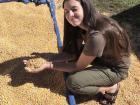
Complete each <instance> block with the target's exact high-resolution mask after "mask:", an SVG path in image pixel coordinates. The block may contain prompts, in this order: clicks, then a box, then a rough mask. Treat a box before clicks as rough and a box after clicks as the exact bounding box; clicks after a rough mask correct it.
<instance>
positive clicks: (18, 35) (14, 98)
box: [0, 2, 140, 105]
mask: <svg viewBox="0 0 140 105" xmlns="http://www.w3.org/2000/svg"><path fill="white" fill-rule="evenodd" d="M130 10H133V8H132V9H130ZM137 10H139V7H138V9H137ZM126 12H129V10H128V11H125V12H122V13H120V14H119V15H117V14H115V15H114V16H112V17H113V18H114V19H116V20H117V21H119V22H120V24H121V25H122V26H124V27H125V28H126V29H127V31H128V32H129V36H130V40H131V42H132V53H131V66H130V69H129V77H128V78H127V79H126V80H124V81H122V82H121V88H120V91H119V94H118V98H117V100H116V104H115V105H139V103H140V100H139V99H140V88H139V87H140V56H139V55H140V51H139V48H140V45H139V42H140V29H139V28H138V27H139V21H138V20H137V22H136V23H137V24H132V23H134V21H133V20H135V21H136V19H131V18H132V17H131V16H130V15H129V16H127V17H128V18H127V19H128V20H127V21H124V20H126V16H125V13H126ZM132 13H133V12H132ZM56 14H57V20H58V25H59V28H60V32H61V39H62V36H63V10H62V8H61V7H59V8H58V9H57V11H56ZM104 14H105V15H109V16H111V13H110V12H109V13H107V12H104ZM132 16H134V15H132ZM137 16H138V15H137ZM122 17H124V18H122ZM0 23H1V24H0V81H1V82H0V105H68V103H67V101H66V97H65V83H64V80H63V73H61V72H50V71H45V72H41V73H39V74H29V73H27V72H25V70H24V65H23V63H22V60H24V59H36V58H38V56H33V55H31V54H32V53H39V54H40V55H45V54H53V53H57V46H56V37H55V32H54V28H53V23H52V19H51V16H50V12H49V8H48V6H47V5H39V6H36V5H34V4H33V3H30V4H23V3H16V2H11V3H4V4H0ZM42 57H44V56H42ZM77 100H79V101H78V104H79V105H99V103H98V102H96V101H95V100H92V99H90V100H87V99H86V98H80V99H77ZM83 100H84V101H83Z"/></svg>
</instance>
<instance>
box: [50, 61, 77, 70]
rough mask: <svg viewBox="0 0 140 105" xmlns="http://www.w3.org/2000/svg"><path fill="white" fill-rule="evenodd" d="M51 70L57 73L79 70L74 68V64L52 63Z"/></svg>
mask: <svg viewBox="0 0 140 105" xmlns="http://www.w3.org/2000/svg"><path fill="white" fill-rule="evenodd" d="M51 69H52V70H57V71H63V72H74V71H78V70H80V69H79V68H78V67H77V66H76V62H69V63H65V62H53V63H52V64H51Z"/></svg>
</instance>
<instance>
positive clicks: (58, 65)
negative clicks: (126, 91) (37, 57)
mask: <svg viewBox="0 0 140 105" xmlns="http://www.w3.org/2000/svg"><path fill="white" fill-rule="evenodd" d="M63 8H64V16H65V18H64V42H63V50H62V53H61V54H62V55H63V53H65V54H66V53H67V54H69V55H71V57H70V58H71V60H70V59H69V58H68V60H66V59H65V60H62V61H61V62H49V63H45V64H44V65H42V66H41V67H40V68H38V69H34V70H33V69H30V68H27V67H26V68H25V69H26V70H27V71H28V72H31V73H37V72H40V71H42V70H47V69H49V70H56V71H64V72H69V76H68V78H67V80H66V86H67V88H68V89H69V90H70V91H71V92H73V93H75V94H87V95H96V94H98V93H102V96H103V99H102V101H101V103H102V104H104V105H105V104H106V105H110V104H112V103H113V102H115V99H116V96H117V93H118V89H119V82H120V81H122V80H124V79H125V78H126V77H127V76H128V69H129V65H130V60H129V56H130V43H129V38H128V36H127V33H126V32H125V31H124V30H123V29H122V28H121V27H120V26H119V25H118V23H117V22H116V21H115V20H113V19H111V18H108V17H106V16H103V15H101V14H99V13H98V12H96V10H95V9H94V8H93V5H92V2H91V1H90V0H64V2H63ZM72 58H73V59H72ZM61 59H63V57H62V58H61ZM27 62H28V61H24V63H25V64H26V63H27ZM89 65H90V66H89Z"/></svg>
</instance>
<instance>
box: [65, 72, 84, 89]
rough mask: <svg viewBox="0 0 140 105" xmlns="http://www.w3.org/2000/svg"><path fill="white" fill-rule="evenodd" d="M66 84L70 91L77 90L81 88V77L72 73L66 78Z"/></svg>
mask: <svg viewBox="0 0 140 105" xmlns="http://www.w3.org/2000/svg"><path fill="white" fill-rule="evenodd" d="M66 86H67V88H68V89H69V90H70V91H73V92H74V91H76V90H78V89H80V88H81V84H80V78H78V77H77V76H75V75H70V76H69V77H68V78H67V80H66Z"/></svg>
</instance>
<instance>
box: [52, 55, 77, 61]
mask: <svg viewBox="0 0 140 105" xmlns="http://www.w3.org/2000/svg"><path fill="white" fill-rule="evenodd" d="M75 59H76V57H75V56H74V55H70V54H67V53H60V54H56V55H54V56H53V58H52V59H51V61H52V62H69V61H73V60H75Z"/></svg>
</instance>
